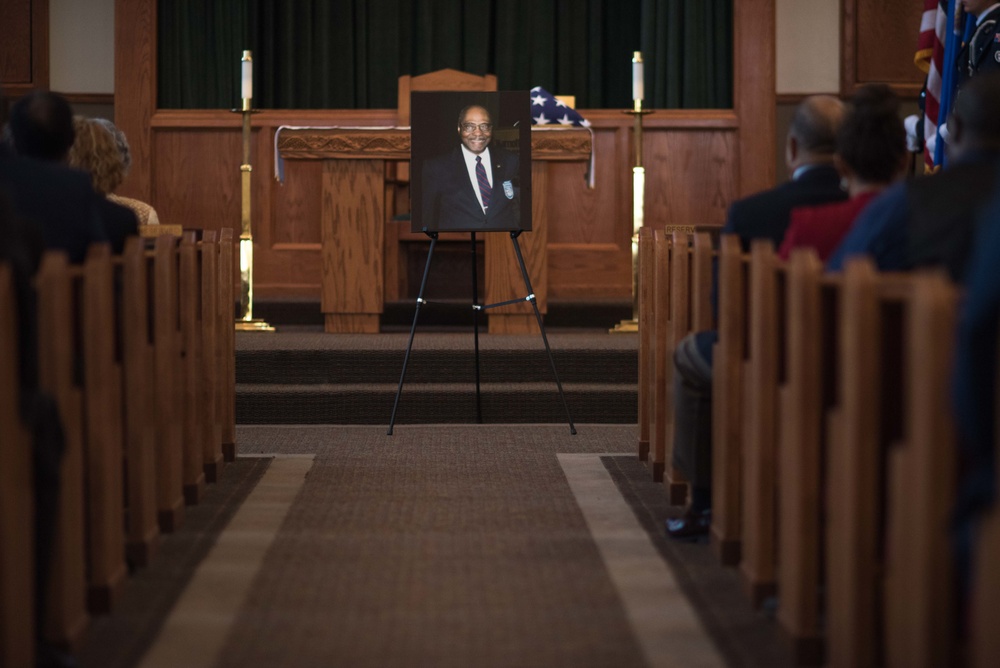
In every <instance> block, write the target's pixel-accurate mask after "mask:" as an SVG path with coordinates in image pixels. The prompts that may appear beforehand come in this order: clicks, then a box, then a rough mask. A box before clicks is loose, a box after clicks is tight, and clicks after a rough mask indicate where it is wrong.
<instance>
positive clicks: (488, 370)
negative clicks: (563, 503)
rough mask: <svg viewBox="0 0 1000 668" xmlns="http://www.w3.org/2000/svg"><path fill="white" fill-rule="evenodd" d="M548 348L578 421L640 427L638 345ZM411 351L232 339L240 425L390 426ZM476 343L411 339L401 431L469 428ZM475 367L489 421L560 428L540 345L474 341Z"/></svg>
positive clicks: (581, 338)
mask: <svg viewBox="0 0 1000 668" xmlns="http://www.w3.org/2000/svg"><path fill="white" fill-rule="evenodd" d="M548 338H549V343H550V346H551V349H552V357H553V360H554V362H555V365H556V369H557V371H558V373H559V379H560V380H561V381H562V383H563V386H564V389H565V392H566V400H567V403H568V404H569V408H570V412H571V414H572V416H573V420H574V421H579V422H581V423H610V424H629V423H634V422H635V421H636V412H637V408H636V406H637V402H638V398H637V377H638V352H637V337H635V336H632V335H623V336H611V335H608V334H607V332H602V331H597V332H589V333H580V332H575V333H565V332H564V333H556V334H550V335H549V337H548ZM408 340H409V337H408V335H406V334H392V333H389V334H386V333H383V334H377V335H364V334H326V333H323V332H321V331H298V332H291V331H285V332H280V331H279V332H277V333H272V334H263V333H238V334H237V336H236V348H237V350H236V379H237V386H236V421H237V422H238V423H240V424H388V422H389V419H390V415H391V413H392V404H393V400H394V398H395V395H396V389H397V387H398V384H399V379H400V373H401V372H402V369H403V360H404V356H405V352H406V346H407V342H408ZM475 343H476V342H475V339H474V337H473V336H472V334H471V333H469V334H456V333H421V334H419V335H418V336H417V337H415V340H414V342H413V348H412V350H411V354H410V359H409V363H408V365H407V370H406V379H405V383H404V385H403V394H402V398H401V401H400V405H399V409H398V412H397V415H396V423H397V424H428V423H430V424H433V423H472V422H475V420H476V406H475V380H476V369H475ZM479 363H480V364H479V367H480V386H481V397H482V417H483V421H484V422H491V423H501V422H503V423H559V422H566V412H565V408H564V406H563V403H562V400H561V399H560V398H559V393H558V390H557V388H556V384H555V379H554V376H553V373H552V364H551V363H550V360H549V356H548V355H547V354H546V352H545V347H544V344H543V341H542V339H541V337H540V336H537V335H535V336H532V335H484V336H481V337H480V339H479Z"/></svg>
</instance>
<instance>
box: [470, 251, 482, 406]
mask: <svg viewBox="0 0 1000 668" xmlns="http://www.w3.org/2000/svg"><path fill="white" fill-rule="evenodd" d="M469 234H470V235H471V236H472V330H473V332H474V336H473V339H474V340H475V348H476V355H475V359H476V424H482V423H483V400H482V394H481V393H480V390H479V311H480V310H482V309H481V308H480V304H479V267H478V261H477V258H476V233H475V232H470V233H469Z"/></svg>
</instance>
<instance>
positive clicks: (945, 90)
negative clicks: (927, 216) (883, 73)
mask: <svg viewBox="0 0 1000 668" xmlns="http://www.w3.org/2000/svg"><path fill="white" fill-rule="evenodd" d="M956 12H962V9H961V7H960V6H959V3H958V2H957V1H956V0H924V13H923V17H922V18H921V21H920V36H919V37H918V41H917V52H916V54H915V55H914V56H913V62H914V63H916V65H917V67H919V68H920V69H921V70H923V71H924V72H926V73H927V82H926V97H925V100H924V170H925V171H928V172H930V171H933V170H934V169H936V168H937V167H940V166H941V165H942V164H944V141H943V140H942V138H941V137H942V135H941V131H942V129H943V128H944V126H945V124H946V123H947V122H948V111H949V110H950V109H951V103H952V100H953V99H954V97H955V85H956V81H955V58H956V56H957V55H958V51H959V49H961V46H962V39H963V37H965V38H967V37H968V34H965V35H963V33H962V30H961V26H960V23H961V18H962V17H961V16H960V17H959V20H956V18H955V13H956ZM966 23H967V24H968V25H967V26H966V28H967V30H966V33H968V28H971V27H972V22H971V21H969V22H966Z"/></svg>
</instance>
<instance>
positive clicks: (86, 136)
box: [69, 117, 160, 225]
mask: <svg viewBox="0 0 1000 668" xmlns="http://www.w3.org/2000/svg"><path fill="white" fill-rule="evenodd" d="M84 125H85V126H87V129H86V131H85V132H84V131H83V130H82V127H81V126H84ZM74 126H75V127H76V131H77V132H76V142H75V143H74V144H73V148H71V149H70V152H69V160H70V165H71V166H74V167H79V168H80V169H83V170H84V171H85V172H90V173H91V175H93V177H94V188H95V189H96V190H97V192H99V193H102V194H104V195H105V196H106V197H107V198H108V199H109V200H111V201H112V202H115V203H117V204H121V205H122V206H125V207H128V208H129V209H132V211H133V212H134V213H135V215H136V216H137V217H138V218H139V224H140V225H157V224H159V222H160V218H159V216H157V215H156V209H154V208H153V207H152V206H151V205H149V204H146V203H145V202H143V201H141V200H137V199H133V198H131V197H123V196H122V195H116V194H115V191H116V190H117V189H118V186H120V185H121V183H122V181H124V180H125V177H126V176H128V172H129V168H130V167H131V166H132V153H131V151H130V150H129V146H128V140H127V139H125V133H124V132H122V131H121V130H120V129H118V126H117V125H115V124H114V123H112V122H111V121H109V120H108V119H106V118H87V119H84V118H80V117H77V118H76V119H75V120H74ZM91 126H93V127H91ZM99 128H104V129H105V130H106V131H107V132H108V133H109V134H110V135H111V137H112V139H113V140H114V146H115V149H116V151H117V155H118V160H116V159H115V156H114V154H112V153H111V150H110V148H109V146H108V144H107V140H106V138H105V137H104V136H103V135H102V134H101V133H100V132H99ZM77 161H79V163H78V162H77ZM90 165H94V166H96V167H98V168H100V171H101V173H102V174H104V175H106V176H104V177H102V178H101V179H100V183H99V182H98V176H97V171H96V170H95V169H92V168H91V167H90Z"/></svg>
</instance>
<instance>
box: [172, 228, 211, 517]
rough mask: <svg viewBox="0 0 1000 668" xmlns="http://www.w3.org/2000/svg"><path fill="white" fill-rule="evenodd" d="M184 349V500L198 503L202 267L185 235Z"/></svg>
mask: <svg viewBox="0 0 1000 668" xmlns="http://www.w3.org/2000/svg"><path fill="white" fill-rule="evenodd" d="M178 266H179V279H178V285H179V293H178V299H179V301H180V322H181V352H182V356H183V364H182V367H183V374H182V375H183V396H184V401H183V416H184V417H183V425H184V426H183V431H182V434H183V446H184V456H183V467H182V480H183V483H184V500H185V502H186V503H187V504H188V505H194V504H197V503H198V501H199V500H200V499H201V495H202V493H203V492H204V488H205V463H204V459H205V458H204V447H203V442H202V439H203V438H204V428H203V427H204V422H203V416H204V407H203V406H201V405H200V400H201V392H202V390H201V381H202V336H201V269H200V266H199V262H198V253H197V250H196V249H195V241H194V237H193V235H191V234H186V235H185V236H184V237H183V239H182V240H181V244H180V250H179V261H178Z"/></svg>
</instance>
